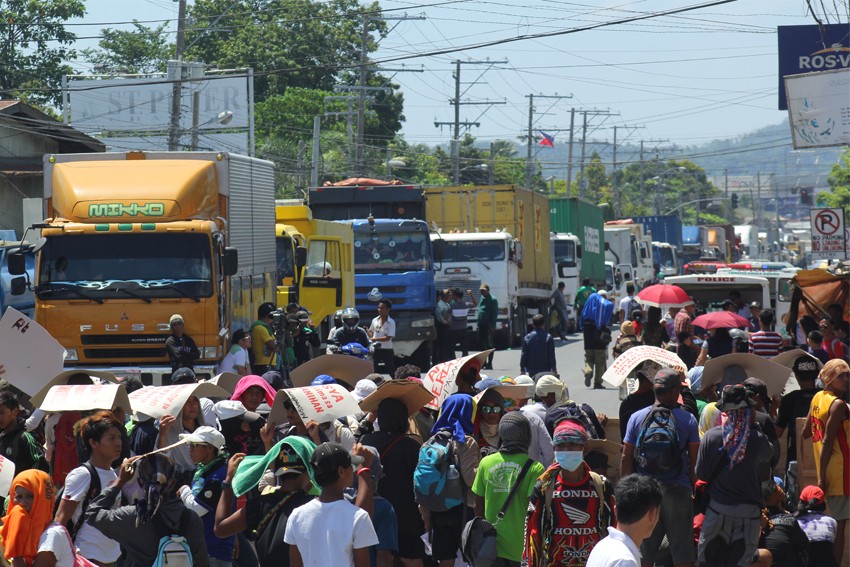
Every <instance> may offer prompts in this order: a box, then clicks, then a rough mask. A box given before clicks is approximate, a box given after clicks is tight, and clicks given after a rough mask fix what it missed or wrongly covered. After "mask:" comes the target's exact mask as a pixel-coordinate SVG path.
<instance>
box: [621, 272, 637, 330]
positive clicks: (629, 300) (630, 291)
mask: <svg viewBox="0 0 850 567" xmlns="http://www.w3.org/2000/svg"><path fill="white" fill-rule="evenodd" d="M635 309H640V304H639V303H638V302H637V297H636V296H635V284H634V282H629V283H627V284H626V296H625V297H623V298H622V299H621V300H620V302H619V303H618V304H617V317H619V318H620V324H622V323H623V321H631V320H632V311H634V310H635Z"/></svg>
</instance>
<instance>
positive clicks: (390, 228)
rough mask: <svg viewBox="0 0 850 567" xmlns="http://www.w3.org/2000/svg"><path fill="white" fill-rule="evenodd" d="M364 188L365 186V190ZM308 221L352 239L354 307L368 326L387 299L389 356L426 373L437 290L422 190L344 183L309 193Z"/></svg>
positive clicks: (373, 182) (433, 334) (377, 183)
mask: <svg viewBox="0 0 850 567" xmlns="http://www.w3.org/2000/svg"><path fill="white" fill-rule="evenodd" d="M366 183H368V185H367V184H366ZM308 204H309V206H310V210H311V211H312V212H313V217H314V218H317V219H322V220H327V221H337V222H338V223H342V224H344V225H346V226H350V227H351V229H352V231H353V234H354V303H355V305H354V307H356V309H357V311H358V312H359V313H360V320H361V322H362V323H363V324H365V325H368V324H369V322H370V321H371V319H373V318H374V317H376V316H377V314H378V301H380V300H381V299H389V300H390V301H392V304H393V308H392V313H391V314H390V316H391V317H392V318H393V319H394V320H395V323H396V335H395V338H394V339H393V351H394V353H395V356H396V357H397V358H398V359H400V361H402V362H407V361H409V362H411V363H413V364H416V365H417V366H419V367H420V368H429V367H430V357H431V346H432V344H433V342H434V339H435V338H436V336H437V332H436V328H435V327H434V314H433V312H434V307H435V305H436V285H435V283H434V264H433V261H432V258H433V254H432V252H431V240H430V238H429V228H428V225H427V224H426V222H425V220H424V218H425V215H424V213H425V197H424V195H423V193H422V188H421V187H417V186H412V185H388V184H386V182H382V181H379V180H362V179H358V180H353V181H343V182H340V183H339V184H333V185H328V186H324V187H313V188H311V189H310V190H309V194H308Z"/></svg>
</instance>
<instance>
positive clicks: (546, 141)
mask: <svg viewBox="0 0 850 567" xmlns="http://www.w3.org/2000/svg"><path fill="white" fill-rule="evenodd" d="M538 132H539V133H540V136H541V138H540V141H539V142H537V143H538V144H540V145H541V146H548V147H550V148H552V147H554V146H555V136H553V135H551V134H547V133H546V132H544V131H543V130H538Z"/></svg>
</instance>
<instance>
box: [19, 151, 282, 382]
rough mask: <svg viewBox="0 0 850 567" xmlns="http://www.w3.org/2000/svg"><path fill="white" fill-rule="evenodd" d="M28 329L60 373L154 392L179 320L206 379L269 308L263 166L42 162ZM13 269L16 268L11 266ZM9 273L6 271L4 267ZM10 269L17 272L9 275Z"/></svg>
mask: <svg viewBox="0 0 850 567" xmlns="http://www.w3.org/2000/svg"><path fill="white" fill-rule="evenodd" d="M44 214H45V218H46V220H45V221H44V222H43V223H41V224H39V225H37V226H36V228H39V229H41V237H42V241H41V243H40V246H39V247H37V248H38V250H37V266H36V274H35V282H34V284H35V320H36V321H37V322H38V323H39V324H40V325H42V326H43V327H44V328H46V329H47V331H48V332H49V333H50V334H51V335H53V337H55V338H56V340H58V341H59V342H60V343H61V344H62V345H63V346H64V347H65V349H66V351H67V353H68V355H67V358H66V359H65V364H66V366H69V367H82V368H98V369H105V370H108V371H112V372H115V373H116V374H118V375H120V376H132V375H137V376H139V377H140V378H141V379H142V381H143V382H144V383H145V384H155V385H156V384H160V383H162V382H163V378H164V377H165V378H167V377H168V376H169V375H170V373H171V365H170V362H169V359H168V356H167V352H166V349H165V340H166V339H167V338H168V336H169V334H170V326H169V319H170V317H171V316H172V315H173V314H180V315H181V316H182V317H183V320H184V322H185V328H186V334H188V335H189V336H191V337H192V338H193V339H194V341H195V343H196V344H197V346H198V349H199V350H200V353H201V358H200V359H199V360H198V361H197V362H196V363H195V371H196V373H198V374H199V375H200V376H201V377H203V376H212V375H214V373H215V366H216V364H217V363H218V361H219V360H220V359H221V358H222V356H223V355H224V354H225V353H226V352H227V347H228V343H229V339H230V336H231V335H232V332H233V331H234V330H236V329H238V328H243V329H248V327H249V326H250V324H251V323H252V322H253V321H255V320H256V317H257V308H258V307H259V306H260V305H261V304H262V303H264V302H267V301H274V277H275V246H274V244H275V243H274V164H272V163H271V162H269V161H264V160H259V159H254V158H250V157H245V156H240V155H236V154H229V153H225V152H138V151H134V152H127V153H101V154H62V155H57V154H51V155H46V156H45V157H44ZM22 260H23V259H22V258H21V262H16V263H17V264H19V266H18V267H21V266H20V264H21V263H22ZM10 268H11V264H10ZM15 271H18V272H20V270H15Z"/></svg>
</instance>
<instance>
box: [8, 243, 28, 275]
mask: <svg viewBox="0 0 850 567" xmlns="http://www.w3.org/2000/svg"><path fill="white" fill-rule="evenodd" d="M8 263H9V273H10V274H12V275H13V276H22V275H24V274H25V273H26V272H27V265H26V259H25V258H24V253H23V251H21V250H20V249H18V250H17V251H15V252H12V253H11V254H9V256H8Z"/></svg>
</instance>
